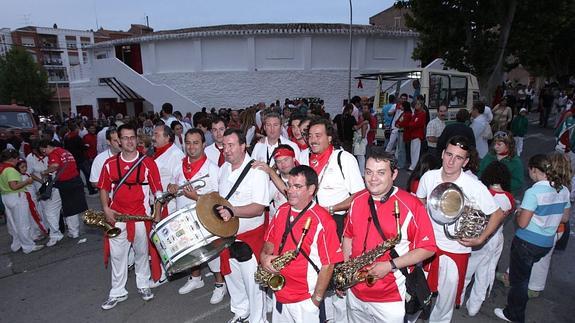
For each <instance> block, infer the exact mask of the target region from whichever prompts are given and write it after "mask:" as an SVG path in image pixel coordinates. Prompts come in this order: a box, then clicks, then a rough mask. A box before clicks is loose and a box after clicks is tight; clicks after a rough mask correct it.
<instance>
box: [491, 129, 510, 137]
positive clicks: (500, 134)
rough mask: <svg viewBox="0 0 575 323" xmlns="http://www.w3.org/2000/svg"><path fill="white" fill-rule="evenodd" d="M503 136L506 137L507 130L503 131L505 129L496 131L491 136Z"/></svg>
mask: <svg viewBox="0 0 575 323" xmlns="http://www.w3.org/2000/svg"><path fill="white" fill-rule="evenodd" d="M505 137H507V132H505V131H497V132H496V133H495V134H494V135H493V138H505Z"/></svg>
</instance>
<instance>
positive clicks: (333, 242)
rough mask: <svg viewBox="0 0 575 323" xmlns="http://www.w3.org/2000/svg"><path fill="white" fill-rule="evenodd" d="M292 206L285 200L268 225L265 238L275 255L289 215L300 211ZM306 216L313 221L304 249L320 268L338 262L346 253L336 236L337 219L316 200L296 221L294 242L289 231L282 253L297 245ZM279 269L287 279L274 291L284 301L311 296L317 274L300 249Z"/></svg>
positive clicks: (303, 245)
mask: <svg viewBox="0 0 575 323" xmlns="http://www.w3.org/2000/svg"><path fill="white" fill-rule="evenodd" d="M290 210H291V206H290V205H289V204H288V203H285V204H283V205H282V206H281V207H280V208H279V209H278V211H277V213H276V216H275V217H274V218H273V219H272V220H271V222H270V224H269V226H268V229H267V232H266V235H265V241H266V242H270V243H272V244H273V245H274V254H275V255H277V254H278V252H279V246H280V243H281V240H282V236H283V233H284V230H285V225H286V220H287V218H288V217H289V216H292V217H293V218H295V217H297V215H298V214H299V212H296V211H294V210H291V212H290ZM307 218H311V219H312V220H311V221H312V222H311V225H310V228H309V231H308V233H307V235H306V236H305V238H304V241H303V243H302V247H301V250H303V251H304V252H305V253H306V254H307V255H308V256H309V257H310V259H311V260H312V261H313V263H314V264H315V265H316V266H317V267H318V268H320V269H321V267H322V266H324V265H330V264H336V263H338V262H341V261H343V253H342V251H341V247H340V243H339V239H338V238H337V230H336V224H335V221H334V220H333V218H332V217H331V216H330V215H329V213H328V212H327V211H326V210H325V209H324V208H322V207H321V206H319V205H318V204H314V206H312V207H311V208H310V209H308V210H307V211H306V213H305V214H304V215H303V216H302V217H301V218H300V219H299V221H298V222H297V223H296V224H295V226H294V227H293V229H292V233H293V237H294V238H295V242H294V239H292V237H291V235H290V234H288V236H287V239H286V242H285V245H284V248H283V251H282V253H285V252H287V251H290V250H294V249H295V248H296V245H297V242H298V241H299V239H300V237H301V235H302V229H303V227H304V225H305V222H306V220H307ZM290 221H291V220H290ZM280 273H281V274H282V275H283V276H284V277H285V280H286V282H285V286H284V288H282V289H281V290H280V291H277V292H276V293H275V296H276V298H277V300H278V301H280V302H281V303H284V304H290V303H296V302H300V301H303V300H306V299H309V298H310V297H311V294H313V292H314V289H315V285H316V282H317V277H318V275H317V273H316V271H315V270H314V268H313V267H312V266H311V265H310V263H309V262H308V261H307V259H306V258H305V257H304V256H303V255H302V254H301V253H300V254H299V255H298V256H297V257H296V258H295V259H294V260H292V261H291V262H290V263H288V264H287V265H286V266H285V267H284V268H283V269H282V270H281V271H280Z"/></svg>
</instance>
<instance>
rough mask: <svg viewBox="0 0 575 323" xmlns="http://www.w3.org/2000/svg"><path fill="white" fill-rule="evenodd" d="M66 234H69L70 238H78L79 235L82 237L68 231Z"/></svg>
mask: <svg viewBox="0 0 575 323" xmlns="http://www.w3.org/2000/svg"><path fill="white" fill-rule="evenodd" d="M66 235H67V236H68V237H69V238H72V239H78V237H80V234H71V233H67V234H66Z"/></svg>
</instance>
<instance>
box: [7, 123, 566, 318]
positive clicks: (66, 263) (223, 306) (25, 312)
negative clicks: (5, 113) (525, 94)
mask: <svg viewBox="0 0 575 323" xmlns="http://www.w3.org/2000/svg"><path fill="white" fill-rule="evenodd" d="M532 117H533V118H534V117H535V116H534V115H533V116H532ZM553 147H554V139H553V137H552V131H551V130H549V129H540V128H538V127H537V126H536V125H534V124H531V125H530V131H529V135H528V136H527V138H526V140H525V151H524V153H523V156H522V159H523V160H524V163H526V161H527V159H528V157H529V156H531V155H533V154H535V153H544V152H549V151H551V150H552V149H553ZM406 178H407V175H406V174H405V173H403V172H402V173H401V174H400V176H399V178H398V181H397V184H399V185H400V186H403V185H404V184H405V181H406ZM87 199H88V203H89V205H90V206H91V207H93V208H98V209H99V203H98V201H97V198H96V197H94V196H88V197H87ZM513 230H514V228H513V223H512V221H510V219H508V221H507V222H506V224H505V230H504V231H505V236H506V241H505V247H504V251H503V253H502V256H501V260H500V262H499V267H500V270H503V269H504V268H506V266H507V264H508V258H509V245H510V240H511V238H512V236H513ZM81 239H86V242H84V243H78V242H79V241H81ZM571 240H573V238H572V239H571ZM574 243H575V240H573V241H571V243H570V245H569V246H568V247H567V250H566V251H563V252H556V254H555V255H554V256H553V260H552V266H551V271H550V273H549V277H548V280H547V287H546V289H545V291H544V292H543V293H541V296H540V297H539V298H536V299H532V300H530V301H529V304H528V308H527V318H528V320H527V321H528V322H545V323H551V322H575V306H573V305H572V300H573V299H575V282H574V280H573V278H574V277H575V276H574V271H575V257H574V255H575V245H574ZM9 244H10V237H9V235H8V233H7V230H6V225H0V322H10V323H12V322H225V321H227V320H228V319H229V318H230V317H231V316H232V314H231V312H230V310H229V297H226V298H225V299H224V301H222V302H221V303H220V304H217V305H211V304H209V299H210V297H211V291H212V282H213V277H212V276H207V277H205V278H204V280H205V282H206V285H205V286H204V287H203V288H201V289H199V290H195V291H193V292H191V293H190V294H188V295H184V296H182V295H179V294H178V292H177V291H178V288H180V287H181V286H182V285H183V284H184V283H185V278H184V277H185V276H183V275H182V276H181V277H178V278H177V279H174V280H172V281H171V282H169V283H167V284H165V285H163V286H160V287H159V288H156V289H154V290H153V291H154V294H155V298H154V299H153V300H151V301H149V302H144V301H143V300H142V299H141V298H140V297H139V295H138V294H137V292H136V286H135V277H134V273H133V272H130V275H129V278H128V283H127V289H128V291H129V293H130V294H129V298H128V300H126V301H125V302H123V303H120V304H118V306H117V307H116V308H114V309H112V310H109V311H104V310H102V309H101V308H100V305H101V304H102V302H104V301H105V299H106V298H107V295H108V291H109V288H110V272H109V269H106V268H104V265H103V253H102V245H103V243H102V234H101V232H100V231H97V230H96V229H93V228H91V227H86V226H84V228H83V233H82V235H81V237H80V239H70V238H64V240H62V241H61V242H60V243H58V244H57V245H56V246H54V247H51V248H45V249H43V250H41V251H38V252H35V253H32V254H29V255H25V254H23V253H22V252H18V253H13V252H11V251H10V247H9ZM204 272H207V271H204ZM506 295H507V290H506V288H505V287H504V286H503V285H502V284H501V283H499V282H496V283H495V287H494V290H493V291H492V293H491V296H490V297H489V298H488V299H487V300H486V301H485V302H484V304H483V307H482V308H481V311H480V312H479V314H478V315H477V316H475V317H469V316H468V315H467V311H466V310H465V308H461V309H459V310H455V312H454V316H453V320H452V322H501V321H500V320H499V319H497V318H496V317H495V315H494V314H493V309H494V308H495V307H501V306H503V305H505V300H506Z"/></svg>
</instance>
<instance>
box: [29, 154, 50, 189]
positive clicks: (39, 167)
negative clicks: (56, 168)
mask: <svg viewBox="0 0 575 323" xmlns="http://www.w3.org/2000/svg"><path fill="white" fill-rule="evenodd" d="M26 164H28V173H29V174H32V175H35V176H37V177H39V178H42V172H43V171H45V170H46V169H48V157H46V156H44V157H43V158H41V159H38V157H36V155H34V154H32V153H29V154H28V156H26ZM32 183H33V184H32V185H34V190H35V191H36V192H37V191H38V190H39V189H40V186H42V184H41V183H38V182H37V181H34V182H32Z"/></svg>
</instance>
